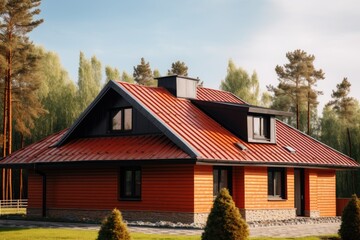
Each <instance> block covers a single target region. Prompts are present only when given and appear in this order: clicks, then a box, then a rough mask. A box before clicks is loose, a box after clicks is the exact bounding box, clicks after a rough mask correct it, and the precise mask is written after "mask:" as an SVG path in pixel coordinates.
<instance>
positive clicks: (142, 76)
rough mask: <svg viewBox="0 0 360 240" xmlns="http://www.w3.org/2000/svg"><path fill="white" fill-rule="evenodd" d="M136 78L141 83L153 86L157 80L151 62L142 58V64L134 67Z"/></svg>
mask: <svg viewBox="0 0 360 240" xmlns="http://www.w3.org/2000/svg"><path fill="white" fill-rule="evenodd" d="M133 76H134V80H135V82H137V83H138V84H140V85H145V86H153V85H155V81H154V78H153V74H152V71H151V68H150V63H149V62H145V59H144V58H141V61H140V64H139V65H137V66H136V67H134V73H133Z"/></svg>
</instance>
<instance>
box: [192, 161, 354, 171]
mask: <svg viewBox="0 0 360 240" xmlns="http://www.w3.org/2000/svg"><path fill="white" fill-rule="evenodd" d="M196 164H197V165H221V166H256V167H294V168H299V167H301V168H316V169H335V170H358V169H359V168H360V166H341V165H340V166H339V165H338V166H336V165H330V164H329V165H325V164H306V163H297V164H293V163H276V162H272V163H266V162H248V161H247V162H245V161H237V160H220V159H219V160H217V159H197V161H196Z"/></svg>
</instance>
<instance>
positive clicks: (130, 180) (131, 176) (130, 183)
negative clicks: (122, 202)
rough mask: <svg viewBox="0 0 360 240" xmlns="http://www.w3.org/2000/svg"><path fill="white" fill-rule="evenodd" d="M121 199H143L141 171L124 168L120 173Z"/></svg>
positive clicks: (138, 168)
mask: <svg viewBox="0 0 360 240" xmlns="http://www.w3.org/2000/svg"><path fill="white" fill-rule="evenodd" d="M120 199H129V200H140V199H141V169H140V167H135V168H124V169H122V170H121V171H120Z"/></svg>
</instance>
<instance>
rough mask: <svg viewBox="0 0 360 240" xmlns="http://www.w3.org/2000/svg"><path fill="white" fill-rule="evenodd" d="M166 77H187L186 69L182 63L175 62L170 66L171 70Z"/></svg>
mask: <svg viewBox="0 0 360 240" xmlns="http://www.w3.org/2000/svg"><path fill="white" fill-rule="evenodd" d="M168 75H181V76H187V75H188V67H187V66H186V64H185V63H184V62H180V61H176V62H174V63H172V64H171V69H169V70H168Z"/></svg>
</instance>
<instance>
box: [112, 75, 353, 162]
mask: <svg viewBox="0 0 360 240" xmlns="http://www.w3.org/2000/svg"><path fill="white" fill-rule="evenodd" d="M118 84H119V86H121V87H122V88H124V89H126V91H127V92H128V94H130V95H131V96H132V97H133V98H135V99H136V100H137V101H139V102H141V104H142V105H144V106H146V108H147V109H149V111H151V113H152V114H154V115H156V116H157V117H158V118H160V119H161V120H162V122H163V123H164V124H166V125H167V127H168V128H170V129H172V130H173V131H175V132H176V133H177V134H178V135H179V136H180V137H181V138H182V139H184V140H185V141H186V142H187V143H188V144H189V145H190V146H192V147H194V148H195V149H196V151H197V152H198V153H199V156H198V159H204V160H205V159H209V160H220V161H221V160H232V161H234V163H235V162H238V163H240V162H242V163H248V164H252V163H254V164H255V163H256V164H259V163H264V164H293V165H297V164H301V165H314V166H315V165H316V166H318V165H322V166H333V167H334V166H338V167H340V166H342V167H356V166H359V165H358V163H356V162H354V161H353V160H352V159H351V158H349V157H347V156H345V155H343V154H341V153H339V152H337V151H335V150H334V149H332V148H330V147H328V146H326V145H324V144H322V143H320V142H318V141H316V140H314V139H312V138H311V137H309V136H307V135H305V134H303V133H301V132H299V131H298V130H296V129H294V128H292V127H290V126H287V125H286V124H284V123H283V122H281V121H277V123H276V127H277V132H276V133H277V134H276V140H277V144H275V145H274V144H254V143H251V144H249V143H246V142H244V141H242V140H241V139H240V138H238V137H236V136H235V135H234V134H232V133H231V132H230V131H228V130H226V129H225V128H223V127H222V126H221V125H220V124H219V123H217V122H216V121H215V120H213V119H212V118H210V117H209V116H208V115H206V114H205V113H204V112H202V111H201V110H199V109H198V108H196V107H195V106H194V105H193V104H192V103H191V102H190V101H189V100H187V99H181V98H176V97H174V96H173V95H172V94H170V93H169V92H168V91H167V90H165V89H163V88H157V87H144V86H140V85H135V84H128V83H123V82H119V83H118ZM199 92H202V93H201V94H199V97H200V98H202V97H203V96H210V95H211V94H209V93H210V92H211V91H208V89H200V91H199V90H198V93H199ZM216 92H217V93H221V92H222V91H216ZM225 93H226V92H225ZM224 95H225V96H223V97H222V96H220V98H217V97H214V98H212V100H214V99H215V98H216V99H228V98H229V96H230V95H229V93H226V94H224ZM214 96H215V95H214ZM203 99H206V98H202V100H203ZM237 142H239V143H241V144H243V145H245V146H246V147H247V148H248V150H247V151H241V150H240V149H239V148H238V147H236V146H235V143H237ZM288 145H289V146H291V147H293V148H294V149H295V150H296V153H295V154H291V153H289V152H288V151H287V150H286V149H285V148H284V147H285V146H288Z"/></svg>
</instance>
